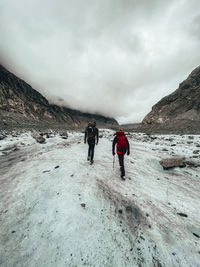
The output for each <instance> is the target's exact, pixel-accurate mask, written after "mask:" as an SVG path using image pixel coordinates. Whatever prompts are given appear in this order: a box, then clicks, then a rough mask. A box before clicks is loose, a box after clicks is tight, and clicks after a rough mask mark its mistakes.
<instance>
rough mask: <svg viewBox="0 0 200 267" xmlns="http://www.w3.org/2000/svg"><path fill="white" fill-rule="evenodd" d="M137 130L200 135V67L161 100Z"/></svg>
mask: <svg viewBox="0 0 200 267" xmlns="http://www.w3.org/2000/svg"><path fill="white" fill-rule="evenodd" d="M139 130H142V131H147V132H158V133H200V66H199V67H197V68H196V69H195V70H193V71H192V73H191V74H190V75H189V77H188V78H187V79H186V80H185V81H183V82H182V83H180V85H179V87H178V89H177V90H175V91H174V92H173V93H172V94H170V95H168V96H166V97H164V98H162V99H161V100H160V101H159V102H158V103H157V104H156V105H154V106H153V107H152V111H151V112H150V113H149V114H147V115H146V117H145V118H144V119H143V121H142V124H141V126H140V127H139Z"/></svg>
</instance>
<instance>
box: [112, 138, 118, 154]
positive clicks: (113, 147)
mask: <svg viewBox="0 0 200 267" xmlns="http://www.w3.org/2000/svg"><path fill="white" fill-rule="evenodd" d="M116 143H117V136H115V138H114V139H113V143H112V154H113V156H114V155H115V145H116Z"/></svg>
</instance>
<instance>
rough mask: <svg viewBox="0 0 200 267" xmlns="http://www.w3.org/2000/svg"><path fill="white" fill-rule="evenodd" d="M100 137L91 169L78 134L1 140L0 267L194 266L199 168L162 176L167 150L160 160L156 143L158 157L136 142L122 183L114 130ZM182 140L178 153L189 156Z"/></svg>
mask: <svg viewBox="0 0 200 267" xmlns="http://www.w3.org/2000/svg"><path fill="white" fill-rule="evenodd" d="M102 134H103V138H101V139H100V141H99V144H98V146H96V147H95V156H94V164H93V165H90V164H89V162H88V161H87V149H88V147H87V145H85V144H83V134H82V133H75V132H72V133H70V134H69V138H68V139H67V140H63V139H61V138H60V136H58V135H57V136H55V137H53V138H49V139H46V144H38V143H36V142H35V140H34V139H33V138H32V137H31V135H30V134H23V135H21V136H18V137H17V138H11V137H10V138H7V140H5V141H2V143H1V144H2V146H1V151H2V152H1V153H2V155H1V158H0V163H1V166H2V167H3V172H2V177H1V180H0V181H1V191H0V193H1V206H0V216H1V217H0V220H1V233H0V241H1V249H0V264H1V265H2V266H120V267H121V266H187V267H188V266H198V263H199V256H200V254H199V251H200V248H199V238H198V237H197V236H198V235H200V223H199V221H200V214H199V199H200V196H199V178H200V177H199V168H197V169H187V168H185V169H178V168H176V169H174V170H171V171H163V169H162V167H161V166H160V165H159V160H160V159H161V158H162V157H163V156H165V155H167V153H170V152H173V151H172V150H173V148H171V150H170V151H169V152H163V150H162V149H163V147H168V146H167V145H166V142H163V138H160V139H159V138H158V141H157V142H158V143H159V144H158V149H157V151H154V150H152V149H154V148H155V143H153V144H152V143H150V142H144V138H143V136H142V135H140V134H138V135H137V134H135V135H130V136H129V142H130V148H131V155H130V156H129V157H127V156H126V158H125V169H126V181H122V180H121V179H120V173H119V166H118V159H117V157H116V158H115V166H114V169H113V156H112V153H111V147H112V139H113V132H112V131H109V130H102ZM174 138H177V143H178V142H179V141H180V140H179V139H180V137H178V136H177V137H176V136H174ZM195 138H199V137H198V136H197V137H195ZM181 142H182V141H181ZM181 142H180V146H179V147H177V151H178V153H182V151H184V153H187V154H188V155H190V153H192V152H191V151H192V150H191V151H190V150H187V151H186V145H185V144H186V140H183V142H182V143H181ZM178 213H183V214H186V215H187V217H183V216H180V215H178ZM194 234H196V235H197V236H195V235H194Z"/></svg>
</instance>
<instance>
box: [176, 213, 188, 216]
mask: <svg viewBox="0 0 200 267" xmlns="http://www.w3.org/2000/svg"><path fill="white" fill-rule="evenodd" d="M177 214H178V215H180V216H182V217H188V216H187V214H185V213H182V212H178V213H177Z"/></svg>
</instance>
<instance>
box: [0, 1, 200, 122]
mask: <svg viewBox="0 0 200 267" xmlns="http://www.w3.org/2000/svg"><path fill="white" fill-rule="evenodd" d="M199 18H200V2H199V1H198V0H190V1H186V0H177V1H172V0H171V1H162V0H159V1H158V0H151V1H144V0H143V1H136V0H132V1H131V0H127V1H124V0H111V1H106V0H102V1H97V0H90V1H81V0H77V1H73V2H72V1H64V0H59V1H53V0H51V1H47V0H43V1H39V0H34V1H33V0H32V1H25V0H18V1H15V2H14V1H11V0H0V22H1V23H0V36H1V39H0V56H1V61H2V64H3V65H4V66H5V67H8V68H9V69H10V70H11V71H13V72H14V73H15V74H16V75H18V76H20V77H22V78H23V79H25V80H26V81H27V82H28V83H30V84H31V85H32V86H33V87H34V88H35V89H36V90H38V91H39V92H41V93H43V94H44V95H45V96H46V97H47V98H48V99H50V100H51V101H54V102H56V103H58V104H60V103H64V104H66V105H68V106H70V107H72V108H76V109H80V110H83V111H90V112H99V113H102V114H104V115H109V116H113V117H115V118H118V119H119V121H120V122H122V123H124V122H136V121H140V120H142V118H143V117H144V116H145V115H146V113H147V112H149V111H150V109H151V106H152V105H154V104H155V103H156V102H157V101H158V100H159V99H160V98H161V97H163V96H165V95H167V94H169V93H171V92H172V91H174V90H175V89H176V88H177V87H178V84H179V83H180V82H181V81H182V80H183V79H185V78H186V77H187V75H188V74H189V72H191V71H192V70H193V68H195V67H196V66H197V65H199V62H200V53H199V45H200V34H199V30H198V29H199V25H200V19H199ZM60 99H63V101H62V102H61V101H60Z"/></svg>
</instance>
